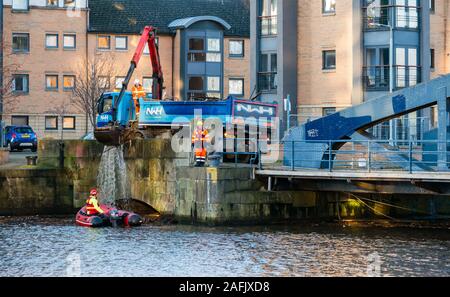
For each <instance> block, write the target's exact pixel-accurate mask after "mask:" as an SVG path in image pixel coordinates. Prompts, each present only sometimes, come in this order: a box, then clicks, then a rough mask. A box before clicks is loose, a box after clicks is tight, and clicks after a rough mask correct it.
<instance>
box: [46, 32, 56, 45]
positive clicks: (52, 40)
mask: <svg viewBox="0 0 450 297" xmlns="http://www.w3.org/2000/svg"><path fill="white" fill-rule="evenodd" d="M45 48H58V34H45Z"/></svg>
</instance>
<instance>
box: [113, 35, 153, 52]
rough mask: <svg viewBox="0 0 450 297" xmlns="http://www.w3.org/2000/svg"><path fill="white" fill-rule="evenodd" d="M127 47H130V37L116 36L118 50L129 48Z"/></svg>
mask: <svg viewBox="0 0 450 297" xmlns="http://www.w3.org/2000/svg"><path fill="white" fill-rule="evenodd" d="M147 48H148V45H147ZM127 49H128V37H127V36H116V50H127Z"/></svg>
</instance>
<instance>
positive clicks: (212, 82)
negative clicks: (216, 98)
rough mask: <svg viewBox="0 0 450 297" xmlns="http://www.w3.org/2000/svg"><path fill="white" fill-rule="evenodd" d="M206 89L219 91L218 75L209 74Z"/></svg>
mask: <svg viewBox="0 0 450 297" xmlns="http://www.w3.org/2000/svg"><path fill="white" fill-rule="evenodd" d="M208 91H211V92H214V91H217V92H219V91H220V77H219V76H209V77H208Z"/></svg>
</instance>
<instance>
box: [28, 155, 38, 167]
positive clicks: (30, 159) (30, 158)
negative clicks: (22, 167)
mask: <svg viewBox="0 0 450 297" xmlns="http://www.w3.org/2000/svg"><path fill="white" fill-rule="evenodd" d="M26 158H27V165H28V166H36V165H37V159H38V157H36V156H27V157H26Z"/></svg>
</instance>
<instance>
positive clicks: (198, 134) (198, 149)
mask: <svg viewBox="0 0 450 297" xmlns="http://www.w3.org/2000/svg"><path fill="white" fill-rule="evenodd" d="M207 142H208V130H206V129H204V128H203V121H201V120H199V121H197V124H196V127H195V129H194V132H193V133H192V146H193V148H194V154H195V166H196V167H203V166H205V163H206V157H207V151H206V144H207Z"/></svg>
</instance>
